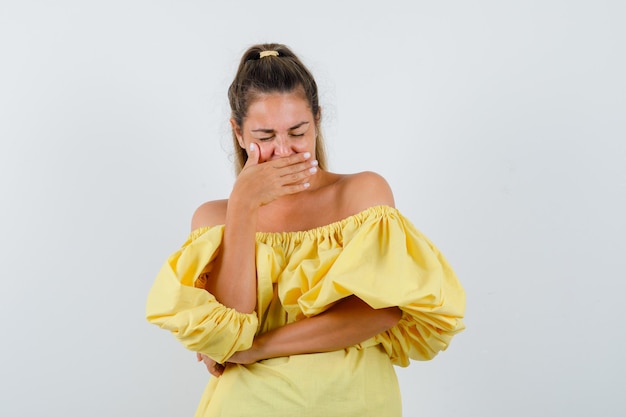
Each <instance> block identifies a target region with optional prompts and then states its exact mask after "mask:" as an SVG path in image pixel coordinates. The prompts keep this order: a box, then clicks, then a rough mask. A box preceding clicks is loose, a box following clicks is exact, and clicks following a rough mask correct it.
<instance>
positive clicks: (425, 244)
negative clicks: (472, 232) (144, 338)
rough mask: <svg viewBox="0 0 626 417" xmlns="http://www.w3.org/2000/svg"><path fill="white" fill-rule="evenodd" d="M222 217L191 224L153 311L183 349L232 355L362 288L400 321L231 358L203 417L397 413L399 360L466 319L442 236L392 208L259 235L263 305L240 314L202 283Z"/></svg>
mask: <svg viewBox="0 0 626 417" xmlns="http://www.w3.org/2000/svg"><path fill="white" fill-rule="evenodd" d="M223 231H224V226H214V227H204V228H200V229H197V230H194V231H193V232H192V233H191V234H190V236H189V238H188V239H187V241H186V242H185V243H184V244H183V246H182V248H181V249H180V250H178V251H177V252H175V253H174V254H172V255H171V256H170V257H169V259H168V260H167V262H166V263H165V264H164V265H163V267H162V269H161V271H160V272H159V274H158V275H157V277H156V280H155V283H154V285H153V287H152V289H151V291H150V293H149V295H148V300H147V307H146V316H147V319H148V320H149V321H150V322H151V323H154V324H156V325H158V326H160V327H161V328H163V329H166V330H169V331H171V332H172V333H173V334H174V336H175V337H176V338H178V340H180V341H181V342H182V343H183V344H184V345H185V346H186V347H187V348H188V349H190V350H192V351H194V352H202V353H205V354H206V355H208V356H210V357H211V358H213V359H214V360H216V361H218V362H221V363H223V362H225V361H227V360H228V358H229V357H230V356H231V355H232V354H234V353H235V352H237V351H239V350H245V349H247V348H249V347H250V346H251V344H252V339H253V338H254V336H255V334H257V333H264V332H267V331H269V330H272V329H274V328H276V327H279V326H282V325H284V324H286V323H291V322H294V321H297V320H300V319H302V318H305V317H310V316H314V315H316V314H319V313H321V312H323V311H325V310H326V309H328V308H329V307H331V306H332V305H333V304H334V303H335V302H337V301H339V300H341V299H342V298H345V297H348V296H350V295H356V296H357V297H359V298H360V299H362V300H363V301H365V302H366V303H368V304H369V305H370V306H372V307H373V308H385V307H391V306H398V307H399V308H400V309H401V310H402V311H403V315H402V318H401V320H400V322H399V323H398V324H397V325H396V326H394V327H393V328H391V329H390V330H388V331H386V332H385V333H382V334H379V335H377V336H375V337H373V338H371V339H369V340H366V341H364V342H362V343H360V344H358V345H355V346H352V347H349V348H346V349H343V350H341V351H335V352H328V353H315V354H307V355H293V356H290V357H285V358H274V359H267V360H263V361H260V362H257V363H255V364H252V365H232V366H228V367H227V368H226V370H225V372H224V374H223V375H222V376H221V377H220V378H211V380H210V382H209V385H208V386H207V389H206V391H205V393H204V395H203V397H202V400H201V403H200V406H199V408H198V411H197V414H196V416H197V417H199V416H203V417H208V416H229V417H232V416H250V415H254V416H272V417H277V416H283V415H284V416H296V415H297V416H299V417H303V416H326V417H329V416H342V417H345V416H359V417H363V416H370V415H371V416H377V417H379V416H400V415H401V409H400V403H401V402H400V394H399V389H398V386H397V380H396V377H395V372H394V370H393V366H392V364H395V365H400V366H407V365H408V364H409V359H415V360H429V359H432V358H433V357H434V356H435V355H436V354H437V353H438V352H439V351H442V350H445V349H446V348H447V347H448V344H449V343H450V339H451V338H452V336H453V335H454V334H456V333H458V332H460V331H461V330H463V329H464V325H463V322H462V320H461V318H462V317H463V313H464V310H465V293H464V291H463V288H462V286H461V284H460V283H459V281H458V280H457V278H456V275H455V274H454V272H453V270H452V269H451V268H450V266H449V265H448V263H447V261H446V260H445V258H444V257H443V255H442V254H441V253H440V252H439V251H438V250H437V248H435V246H434V245H433V244H432V243H431V242H430V241H429V240H428V239H427V238H426V237H425V236H424V235H422V234H421V233H420V232H419V231H417V230H416V229H415V227H414V226H413V225H412V224H411V223H410V222H409V221H408V220H407V219H406V218H405V217H404V216H402V215H401V214H400V212H399V211H398V210H397V209H395V208H392V207H388V206H376V207H371V208H369V209H367V210H365V211H362V212H360V213H357V214H355V215H353V216H350V217H348V218H346V219H343V220H341V221H338V222H335V223H331V224H329V225H326V226H321V227H318V228H315V229H312V230H307V231H298V232H283V233H257V236H256V243H257V245H256V265H257V279H258V300H257V310H256V312H255V313H252V314H244V313H240V312H238V311H235V310H233V309H230V308H227V307H225V306H223V305H221V304H219V303H218V302H217V301H216V299H215V297H214V296H213V295H211V294H210V293H209V292H207V291H206V290H204V289H203V287H204V282H205V280H206V277H207V276H208V275H210V273H211V268H212V265H213V263H212V262H213V261H214V259H215V257H216V255H217V251H218V249H219V247H220V244H221V241H222V237H223Z"/></svg>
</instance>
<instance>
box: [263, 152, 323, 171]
mask: <svg viewBox="0 0 626 417" xmlns="http://www.w3.org/2000/svg"><path fill="white" fill-rule="evenodd" d="M309 158H311V153H310V152H300V153H295V154H293V155H290V156H286V157H284V158H278V159H275V160H273V161H271V162H270V165H272V166H273V167H274V168H284V167H288V166H290V165H294V164H298V163H305V162H306V161H307V160H309ZM315 164H317V161H315Z"/></svg>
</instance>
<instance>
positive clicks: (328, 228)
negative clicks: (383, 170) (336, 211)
mask: <svg viewBox="0 0 626 417" xmlns="http://www.w3.org/2000/svg"><path fill="white" fill-rule="evenodd" d="M388 213H398V209H397V208H395V207H391V206H389V205H377V206H371V207H368V208H366V209H364V210H361V211H359V212H357V213H354V214H351V215H350V216H348V217H345V218H343V219H340V220H337V221H334V222H331V223H329V224H325V225H321V226H317V227H313V228H310V229H305V230H294V231H288V232H256V239H257V240H260V241H264V240H268V239H271V240H276V239H278V240H281V239H282V238H287V237H288V238H290V239H299V238H303V237H305V236H310V237H315V236H321V235H327V234H328V233H331V232H334V231H338V230H342V229H344V228H345V227H346V225H347V224H348V223H362V222H363V221H365V220H366V219H368V218H369V217H370V216H371V215H373V214H378V215H380V216H383V215H385V214H388ZM216 227H218V228H223V227H224V224H220V225H215V226H203V227H199V228H197V229H195V230H193V231H192V232H191V236H192V238H193V237H197V236H198V235H200V234H202V233H203V232H204V231H206V230H208V229H211V228H216Z"/></svg>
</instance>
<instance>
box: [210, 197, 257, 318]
mask: <svg viewBox="0 0 626 417" xmlns="http://www.w3.org/2000/svg"><path fill="white" fill-rule="evenodd" d="M256 219H257V209H256V208H250V207H247V206H246V205H242V204H238V203H237V201H229V203H228V209H227V212H226V222H225V226H224V237H223V241H222V246H221V248H220V253H219V254H218V258H217V261H216V264H215V266H214V268H213V271H212V272H211V274H210V275H209V279H208V281H207V285H206V289H207V290H208V291H209V292H210V293H211V294H213V295H214V296H215V298H216V299H217V300H218V301H219V302H220V303H222V304H224V305H225V306H227V307H230V308H234V309H235V310H237V311H240V312H242V313H251V312H253V311H254V309H255V307H256V297H257V293H256V289H257V285H256V255H255V246H256V241H255V236H256Z"/></svg>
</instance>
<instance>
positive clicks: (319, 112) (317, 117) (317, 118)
mask: <svg viewBox="0 0 626 417" xmlns="http://www.w3.org/2000/svg"><path fill="white" fill-rule="evenodd" d="M320 120H322V107H321V106H320V107H318V108H317V114H316V115H315V124H317V125H319V124H320Z"/></svg>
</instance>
